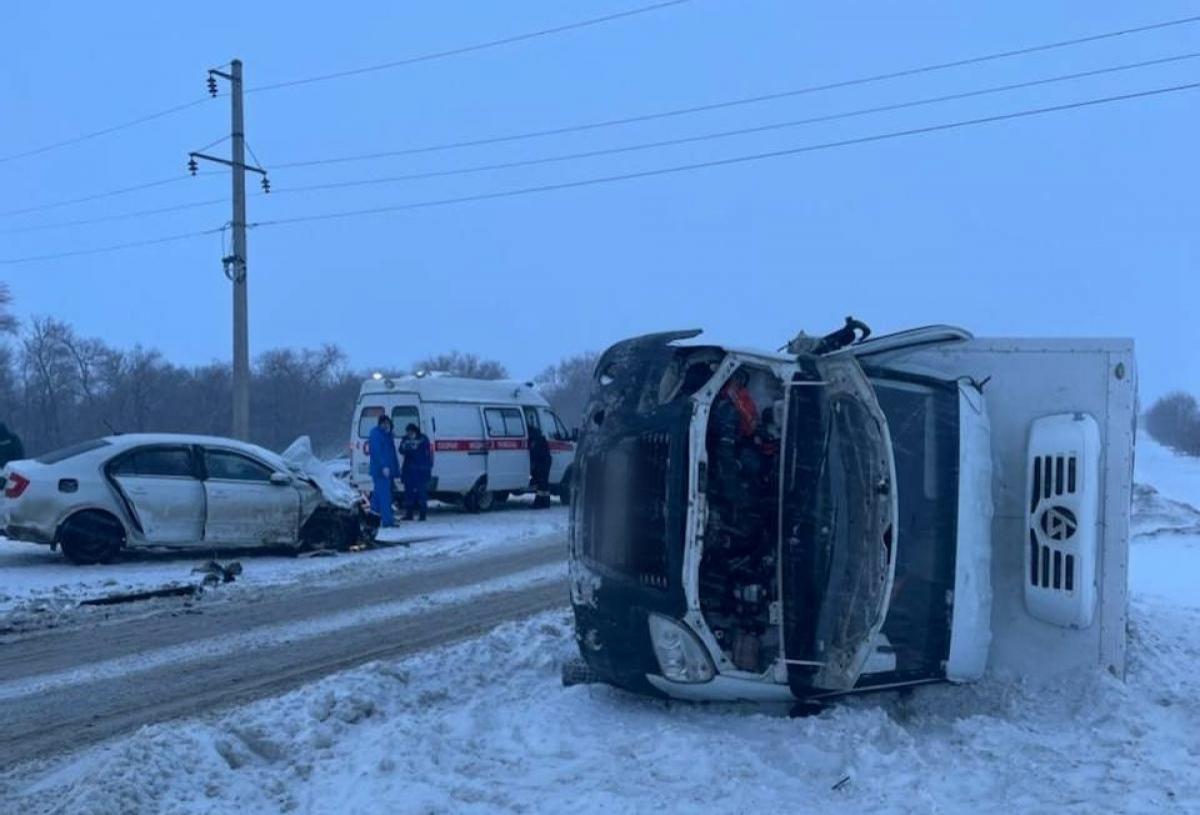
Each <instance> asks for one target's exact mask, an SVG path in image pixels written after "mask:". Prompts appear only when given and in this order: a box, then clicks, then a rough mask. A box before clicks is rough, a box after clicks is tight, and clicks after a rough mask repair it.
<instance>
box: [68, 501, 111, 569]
mask: <svg viewBox="0 0 1200 815" xmlns="http://www.w3.org/2000/svg"><path fill="white" fill-rule="evenodd" d="M58 542H59V543H60V544H61V545H62V550H63V554H64V555H66V557H67V560H69V561H71V562H72V563H74V564H76V565H79V566H87V565H89V564H92V563H110V562H111V561H112V559H113V558H115V557H116V556H117V552H119V551H121V547H122V546H124V545H125V528H124V527H123V526H121V522H120V521H118V520H117V519H116V518H114V517H113V516H112V515H109V514H108V513H107V512H99V511H96V510H89V511H86V512H79V513H76V514H75V515H72V516H71V517H70V518H68V519H67V520H66V521H64V522H63V525H62V526H61V527H59V530H58Z"/></svg>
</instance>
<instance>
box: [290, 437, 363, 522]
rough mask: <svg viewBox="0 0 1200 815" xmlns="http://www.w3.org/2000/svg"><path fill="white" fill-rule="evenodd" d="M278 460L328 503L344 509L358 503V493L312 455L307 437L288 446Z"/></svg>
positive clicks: (310, 443) (359, 498)
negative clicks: (313, 488)
mask: <svg viewBox="0 0 1200 815" xmlns="http://www.w3.org/2000/svg"><path fill="white" fill-rule="evenodd" d="M280 458H281V459H282V460H283V463H284V464H286V465H287V468H288V469H289V470H291V471H292V472H293V473H295V474H296V475H297V476H298V477H300V478H303V479H304V480H305V481H308V482H310V483H311V484H313V485H314V486H316V488H317V489H319V490H320V491H321V494H322V495H323V496H325V500H327V501H329V503H331V504H334V505H335V506H339V507H343V508H345V509H353V508H354V507H355V506H357V505H358V504H359V503H360V501H361V496H360V495H359V494H358V491H357V490H355V489H354V487H352V486H350V485H349V484H347V483H346V482H345V481H342V480H340V479H339V478H337V477H336V476H334V474H333V473H332V472H331V471H330V469H329V466H328V465H327V464H326V463H325V462H324V461H322V460H321V459H319V458H317V457H316V455H314V454H313V451H312V441H311V440H310V439H309V437H308V436H301V437H300V438H298V439H296V440H295V441H294V442H292V443H291V444H290V445H288V448H287V449H286V450H284V451H283V453H281V454H280Z"/></svg>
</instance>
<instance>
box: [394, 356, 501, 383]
mask: <svg viewBox="0 0 1200 815" xmlns="http://www.w3.org/2000/svg"><path fill="white" fill-rule="evenodd" d="M413 370H414V371H444V372H445V373H449V374H453V375H455V376H465V377H468V378H470V379H507V378H508V369H507V368H505V367H504V365H503V364H502V363H500V362H497V361H496V360H494V359H481V358H480V356H479V355H478V354H467V353H463V352H461V351H451V352H450V353H448V354H438V355H436V356H432V357H427V358H425V359H422V360H418V361H417V362H414V363H413Z"/></svg>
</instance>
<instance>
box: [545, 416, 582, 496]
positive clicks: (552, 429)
mask: <svg viewBox="0 0 1200 815" xmlns="http://www.w3.org/2000/svg"><path fill="white" fill-rule="evenodd" d="M538 416H539V417H540V418H541V425H542V432H543V433H545V434H546V440H547V441H548V442H549V444H550V460H551V464H550V483H551V484H559V483H561V482H562V480H563V476H565V475H566V474H567V468H568V467H570V466H571V463H572V462H573V461H575V442H573V441H571V436H570V434H569V433H568V432H567V427H566V425H564V424H563V423H562V420H561V419H559V418H558V415H557V414H555V412H554V411H552V410H551V409H550V408H544V407H540V408H538Z"/></svg>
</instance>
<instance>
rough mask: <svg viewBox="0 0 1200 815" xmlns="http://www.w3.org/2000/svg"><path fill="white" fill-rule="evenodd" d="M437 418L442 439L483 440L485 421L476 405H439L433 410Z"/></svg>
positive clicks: (438, 433) (439, 436)
mask: <svg viewBox="0 0 1200 815" xmlns="http://www.w3.org/2000/svg"><path fill="white" fill-rule="evenodd" d="M432 411H433V413H434V414H435V415H436V416H437V428H436V430H437V436H438V438H440V439H481V438H483V420H482V419H481V418H480V417H479V407H478V406H476V405H458V404H439V405H436V406H434V407H433V408H432Z"/></svg>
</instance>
